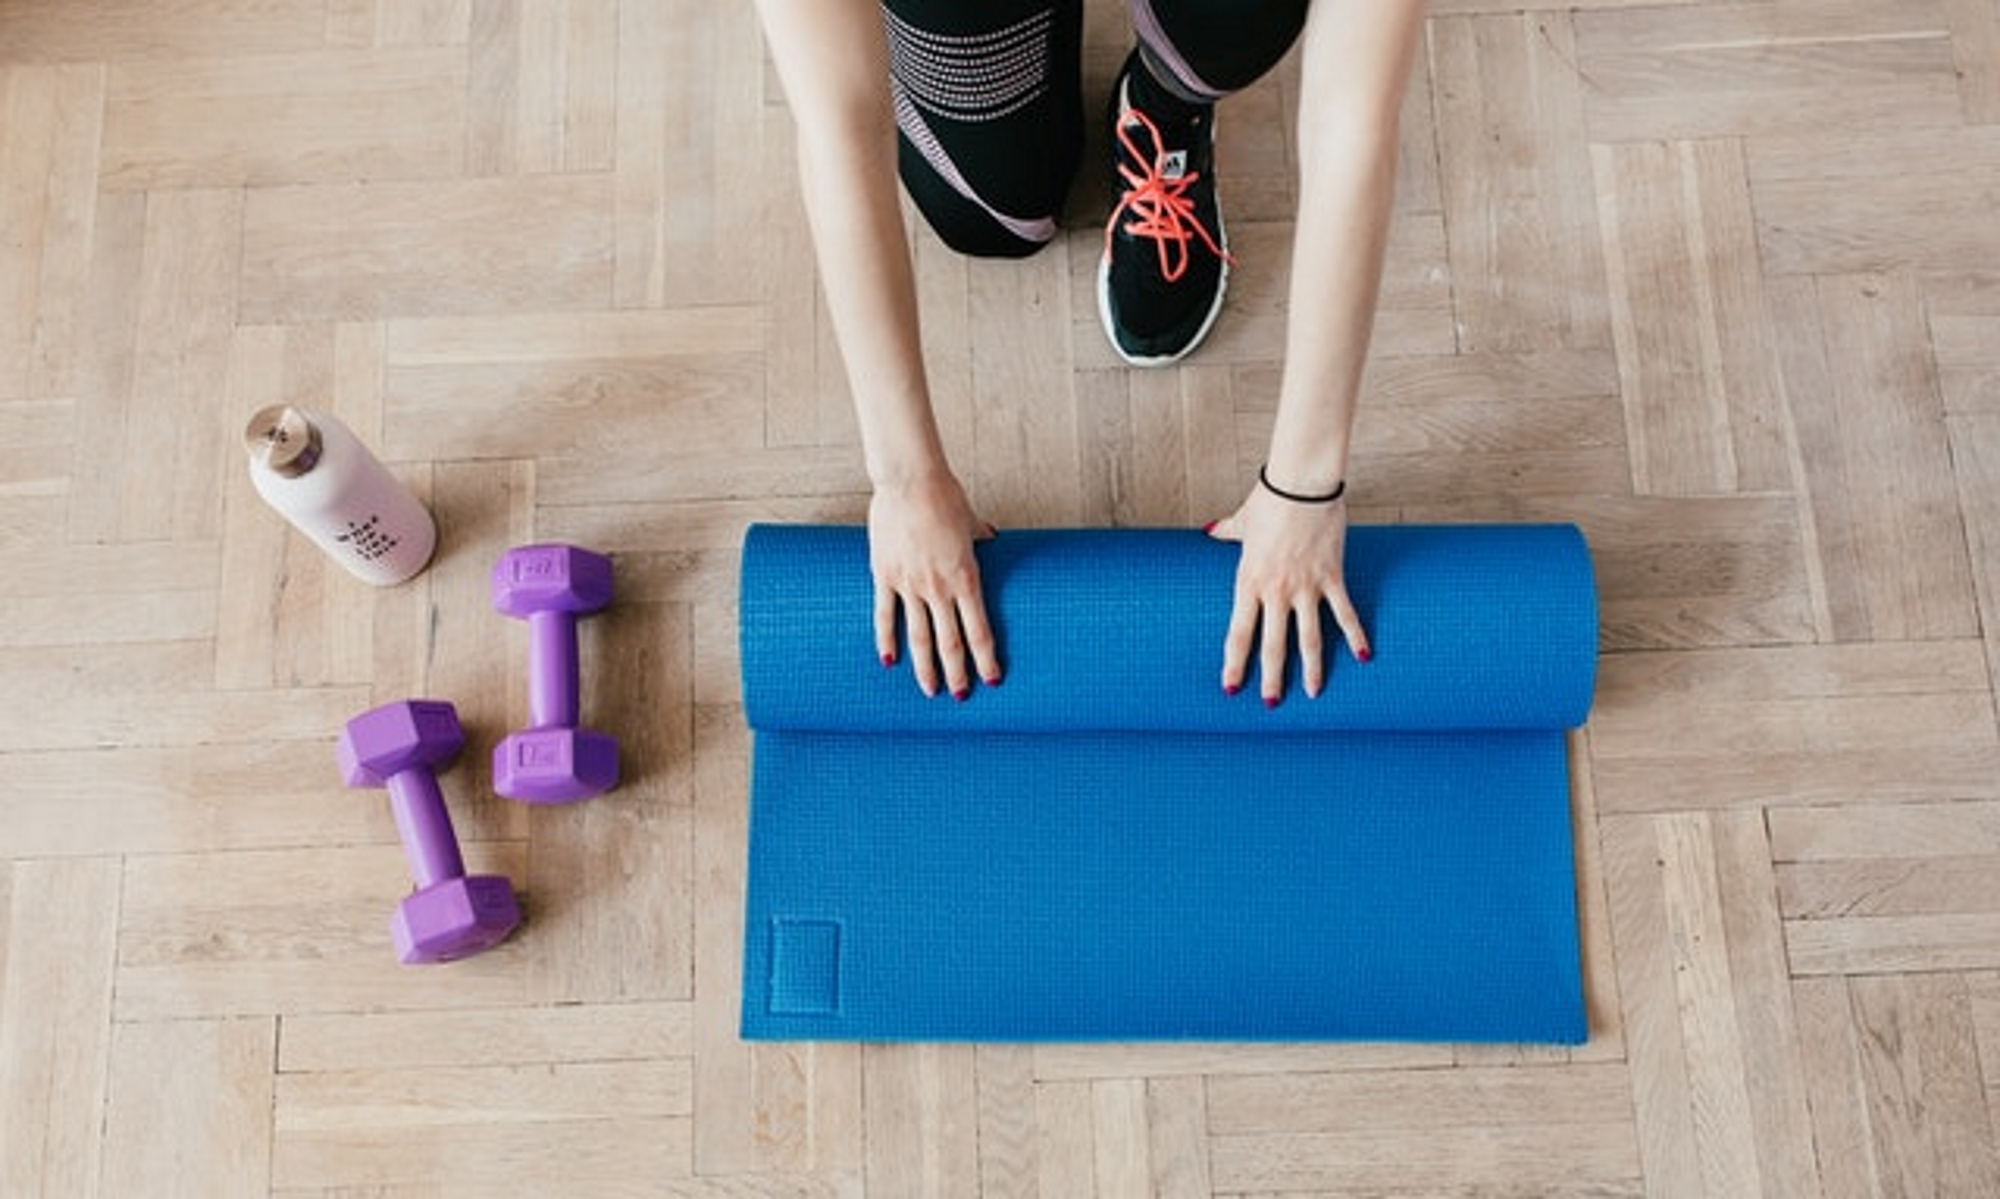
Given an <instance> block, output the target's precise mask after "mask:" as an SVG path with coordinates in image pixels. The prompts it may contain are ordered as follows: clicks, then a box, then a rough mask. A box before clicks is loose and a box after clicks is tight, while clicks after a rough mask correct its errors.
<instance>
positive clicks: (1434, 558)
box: [741, 525, 1597, 1044]
mask: <svg viewBox="0 0 2000 1199" xmlns="http://www.w3.org/2000/svg"><path fill="white" fill-rule="evenodd" d="M979 553H980V562H981V569H982V571H983V572H984V578H985V583H986V592H987V601H988V608H989V614H990V616H991V618H992V620H993V622H994V625H995V628H996V631H997V632H998V634H999V636H1000V640H1001V647H1002V654H1003V658H1004V661H1005V665H1006V671H1007V673H1006V679H1005V682H1004V684H1003V685H1001V686H999V687H991V688H988V687H980V688H976V689H975V690H974V692H973V694H972V696H971V698H970V699H969V700H967V701H965V702H963V703H959V702H954V701H953V700H951V699H925V698H923V697H922V696H921V695H920V694H919V693H918V692H917V689H916V685H915V683H914V681H913V680H912V679H911V677H910V673H909V671H908V669H907V668H900V669H895V670H887V669H884V668H883V667H882V666H881V665H880V664H879V662H878V661H877V659H876V654H875V650H874V646H873V637H872V632H871V625H870V618H869V613H870V610H871V594H872V591H871V588H872V583H871V580H870V576H869V571H868V550H867V542H866V534H865V532H864V531H863V530H862V529H860V528H854V527H829V526H775V525H760V526H757V527H754V528H752V529H751V530H750V531H749V534H748V536H747V537H746V539H745V542H744V546H743V566H742V580H741V638H742V671H743V698H744V709H745V713H746V716H747V718H748V720H749V723H750V726H751V728H752V730H753V731H754V741H755V748H754V756H753V762H752V773H751V780H752V781H751V796H750V804H751V809H750V859H749V883H748V893H747V898H746V919H745V923H744V947H743V1008H742V1032H743V1035H744V1036H745V1037H746V1038H750V1039H775V1040H796V1039H807V1040H905V1041H906V1040H927V1041H946V1040H948V1041H968V1040H970V1041H1071V1040H1130V1041H1154V1040H1185V1039H1199V1040H1254V1041H1268V1040H1398V1041H1402V1040H1422V1041H1481V1042H1540V1043H1565V1044H1573V1043H1577V1042H1580V1041H1582V1040H1583V1038H1584V1036H1585V1033H1586V1029H1585V1016H1584V999H1583V985H1582V970H1581V964H1580V953H1579V942H1578V932H1577V920H1576V898H1575V890H1576V882H1575V867H1574V863H1573V855H1572V845H1571V831H1570V804H1569V798H1570V790H1569V771H1568V759H1567V750H1566V730H1568V729H1570V728H1573V727H1576V726H1578V725H1580V724H1582V723H1583V721H1584V719H1585V717H1586V716H1587V714H1588V712H1589V707H1590V701H1591V694H1592V687H1593V682H1594V678H1595V665H1596V656H1597V605H1596V592H1595V587H1594V583H1593V578H1592V572H1591V564H1590V557H1589V553H1588V551H1587V548H1586V547H1585V545H1584V542H1583V539H1582V537H1581V535H1580V534H1579V533H1578V532H1577V531H1576V530H1575V529H1574V528H1571V527H1569V526H1558V525H1537V526H1516V525H1507V526H1454V527H1411V526H1399V527H1357V528H1354V529H1351V530H1350V531H1349V537H1348V553H1347V575H1348V585H1349V591H1350V594H1352V595H1353V597H1354V599H1355V602H1356V604H1357V606H1358V607H1359V608H1360V610H1361V612H1362V615H1363V618H1364V620H1365V621H1366V623H1367V625H1368V628H1369V630H1370V636H1371V641H1372V643H1373V647H1374V650H1375V658H1374V661H1372V662H1370V663H1368V664H1366V665H1362V664H1360V663H1358V662H1356V661H1355V660H1354V659H1353V658H1352V657H1350V656H1348V654H1347V653H1346V651H1345V650H1344V649H1342V650H1340V651H1338V653H1337V654H1336V655H1335V660H1334V661H1333V662H1332V665H1331V667H1330V670H1329V682H1328V686H1327V689H1326V692H1325V694H1323V695H1322V696H1320V697H1319V698H1318V699H1307V698H1306V697H1305V696H1304V694H1303V693H1302V692H1301V691H1300V690H1299V688H1298V686H1297V683H1296V680H1293V681H1292V685H1291V686H1290V687H1289V688H1288V690H1287V698H1286V700H1285V702H1284V703H1283V704H1282V705H1281V706H1280V707H1278V708H1277V709H1276V710H1267V709H1265V708H1264V706H1263V705H1262V703H1261V702H1260V701H1259V699H1258V695H1257V687H1256V684H1255V681H1254V679H1253V681H1252V684H1251V685H1250V686H1249V687H1247V688H1246V689H1245V691H1244V692H1243V693H1242V694H1240V695H1237V696H1235V697H1228V696H1225V695H1223V693H1222V691H1221V688H1220V686H1219V681H1218V680H1219V676H1220V669H1221V642H1222V635H1223V631H1224V629H1225V627H1226V626H1227V623H1228V613H1229V598H1230V592H1231V588H1232V586H1233V581H1234V577H1235V565H1236V557H1237V554H1236V549H1235V547H1234V546H1231V545H1226V544H1222V543H1218V542H1214V541H1211V540H1210V539H1209V538H1207V537H1205V536H1202V535H1201V534H1199V533H1195V532H1192V531H1180V530H1117V531H1106V530H1097V531H1032V532H1011V531H1010V532H1004V533H1002V534H1001V535H1000V536H999V537H998V538H996V539H994V540H992V541H989V542H985V543H982V544H981V545H980V547H979Z"/></svg>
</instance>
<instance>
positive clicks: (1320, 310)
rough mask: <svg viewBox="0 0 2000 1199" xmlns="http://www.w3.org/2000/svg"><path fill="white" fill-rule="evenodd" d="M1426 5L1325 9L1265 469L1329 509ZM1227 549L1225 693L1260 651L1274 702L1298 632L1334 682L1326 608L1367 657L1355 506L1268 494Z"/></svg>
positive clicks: (1309, 677) (1306, 670)
mask: <svg viewBox="0 0 2000 1199" xmlns="http://www.w3.org/2000/svg"><path fill="white" fill-rule="evenodd" d="M1423 15H1424V5H1423V0H1348V2H1345V3H1320V4H1315V5H1313V7H1312V11H1311V13H1310V14H1309V16H1308V17H1307V20H1306V28H1305V33H1304V36H1303V46H1302V54H1303V57H1302V61H1301V69H1300V80H1299V127H1298V149H1299V215H1298V223H1297V232H1296V233H1295V234H1294V238H1293V243H1292V278H1291V293H1290V301H1289V304H1290V306H1289V310H1288V312H1287V317H1286V329H1285V367H1284V373H1283V376H1282V379H1281V382H1280V384H1279V392H1278V415H1277V421H1276V424H1275V426H1274V427H1273V429H1272V432H1271V446H1270V452H1269V455H1268V458H1267V463H1266V470H1267V472H1268V477H1269V479H1270V482H1271V484H1272V485H1273V487H1275V488H1277V489H1281V490H1283V491H1287V492H1291V493H1293V494H1294V495H1305V496H1324V495H1328V494H1331V493H1332V492H1334V490H1335V489H1336V488H1338V487H1339V486H1341V485H1342V483H1343V482H1344V480H1345V479H1346V477H1347V457H1348V445H1349V439H1350V436H1351V433H1352V431H1353V426H1354V416H1355V410H1356V407H1357V403H1358V398H1359V391H1360V387H1361V378H1362V370H1363V367H1364V366H1365V365H1366V363H1367V355H1368V343H1369V337H1370V335H1371V334H1372V332H1373V329H1374V320H1375V307H1376V299H1377V294H1378V292H1379V290H1380V284H1381V276H1382V259H1383V255H1384V252H1385V248H1386V245H1387V242H1388V234H1389V222H1390V212H1391V207H1392V203H1393V200H1394V197H1395V186H1396V150H1397V123H1398V117H1399V115H1400V112H1401V108H1402V103H1403V92H1404V88H1405V86H1406V84H1407V82H1408V79H1409V72H1410V65H1411V61H1412V59H1413V58H1414V57H1415V53H1416V47H1417V44H1418V41H1419V39H1420V36H1421V33H1422V29H1423ZM1213 533H1214V535H1215V536H1218V537H1224V538H1228V539H1230V540H1240V541H1242V543H1243V556H1242V560H1241V562H1240V564H1239V566H1238V568H1237V577H1236V593H1235V603H1234V607H1233V609H1232V611H1231V616H1230V622H1229V631H1228V634H1227V636H1226V638H1225V640H1224V648H1223V668H1222V684H1223V686H1224V688H1226V689H1228V690H1231V691H1234V690H1236V689H1237V688H1239V687H1241V686H1242V685H1243V682H1244V679H1245V678H1246V676H1247V674H1248V671H1249V662H1250V657H1251V653H1252V651H1253V650H1255V651H1257V654H1258V661H1259V672H1260V675H1261V679H1262V683H1261V687H1262V692H1263V696H1264V701H1265V702H1266V703H1267V704H1275V703H1276V702H1277V701H1278V699H1279V698H1280V697H1281V696H1282V694H1283V690H1284V671H1285V659H1286V653H1287V649H1286V647H1287V632H1288V630H1289V629H1290V628H1291V627H1292V626H1293V625H1294V624H1295V625H1296V627H1297V635H1298V645H1299V656H1300V659H1301V661H1300V665H1301V668H1302V669H1301V673H1302V676H1303V683H1304V686H1305V691H1306V694H1308V695H1318V694H1319V693H1320V691H1321V689H1322V688H1323V687H1324V686H1325V682H1326V665H1325V662H1326V659H1325V651H1324V641H1323V634H1322V631H1321V622H1320V606H1321V604H1322V603H1324V604H1325V605H1327V606H1328V607H1330V608H1331V610H1332V612H1333V616H1334V621H1335V623H1336V624H1337V625H1338V626H1339V628H1340V631H1341V634H1342V635H1343V636H1344V637H1345V638H1346V640H1347V644H1348V647H1349V648H1350V649H1351V650H1353V652H1354V654H1355V656H1356V657H1357V658H1360V659H1361V660H1363V661H1366V660H1367V659H1368V657H1369V656H1370V651H1369V646H1368V637H1367V632H1366V631H1365V630H1364V629H1363V628H1362V625H1361V619H1360V616H1359V615H1358V614H1357V613H1356V612H1355V610H1354V604H1353V602H1352V601H1351V600H1350V599H1349V598H1348V594H1347V584H1346V581H1345V577H1344V575H1343V573H1342V558H1343V554H1344V553H1345V549H1346V541H1347V506H1346V503H1345V502H1344V501H1336V502H1331V503H1323V504H1322V503H1300V502H1298V501H1296V500H1293V499H1286V498H1282V497H1281V496H1279V495H1278V494H1277V493H1276V491H1274V490H1272V489H1270V488H1267V487H1265V486H1264V485H1262V484H1261V483H1260V484H1259V485H1257V486H1255V487H1253V488H1252V490H1251V492H1250V494H1249V496H1248V497H1247V498H1246V499H1245V500H1244V502H1243V505H1242V507H1240V508H1239V509H1237V511H1236V512H1235V513H1234V514H1232V515H1231V516H1229V517H1228V518H1226V519H1224V520H1223V521H1221V522H1219V523H1218V524H1217V525H1216V527H1215V529H1214V530H1213Z"/></svg>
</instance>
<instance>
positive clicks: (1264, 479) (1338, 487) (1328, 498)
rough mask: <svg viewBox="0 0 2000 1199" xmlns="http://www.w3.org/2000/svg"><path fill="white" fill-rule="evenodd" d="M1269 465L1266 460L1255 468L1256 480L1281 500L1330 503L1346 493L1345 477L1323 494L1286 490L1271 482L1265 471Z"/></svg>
mask: <svg viewBox="0 0 2000 1199" xmlns="http://www.w3.org/2000/svg"><path fill="white" fill-rule="evenodd" d="M1270 466H1271V464H1270V463H1268V462H1266V463H1265V464H1264V465H1262V466H1260V467H1258V468H1257V482H1258V483H1259V484H1261V485H1262V486H1263V488H1264V490H1266V491H1268V492H1270V493H1271V494H1272V495H1275V496H1277V497H1278V498H1279V499H1281V500H1290V501H1292V502H1293V503H1294V504H1331V503H1333V502H1334V501H1335V500H1337V499H1339V498H1340V497H1341V496H1343V495H1346V494H1347V480H1346V479H1342V480H1341V481H1340V482H1338V483H1335V484H1334V485H1333V490H1332V491H1329V492H1327V493H1326V494H1325V495H1300V494H1299V493H1298V492H1296V491H1286V490H1285V489H1284V488H1282V487H1280V486H1278V485H1277V484H1276V483H1273V482H1271V476H1270V475H1269V474H1268V473H1266V472H1268V471H1269V470H1270Z"/></svg>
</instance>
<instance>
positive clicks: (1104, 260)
mask: <svg viewBox="0 0 2000 1199" xmlns="http://www.w3.org/2000/svg"><path fill="white" fill-rule="evenodd" d="M1215 223H1216V224H1217V225H1218V226H1220V225H1221V224H1222V220H1221V214H1220V213H1219V212H1218V214H1217V218H1216V222H1215ZM1215 234H1216V237H1215V240H1216V242H1217V243H1218V244H1220V245H1221V246H1222V249H1223V251H1224V252H1225V253H1226V252H1227V251H1228V249H1229V235H1228V233H1227V232H1226V231H1225V230H1223V229H1221V228H1217V229H1216V231H1215ZM1227 294H1229V260H1228V259H1227V258H1225V259H1223V260H1222V275H1221V277H1220V278H1218V279H1217V280H1216V281H1215V302H1214V303H1213V304H1210V305H1209V306H1208V315H1206V316H1204V317H1202V319H1201V328H1199V329H1197V330H1195V334H1194V337H1193V338H1192V339H1190V340H1189V341H1188V343H1187V345H1185V346H1183V347H1181V349H1180V350H1178V351H1176V352H1175V353H1172V354H1159V355H1153V356H1147V355H1144V354H1128V353H1126V352H1125V347H1124V346H1121V345H1119V344H1118V333H1117V329H1118V326H1117V325H1116V324H1115V323H1113V321H1112V319H1111V255H1109V254H1104V255H1101V256H1100V257H1099V258H1098V260H1097V319H1098V323H1100V324H1101V325H1103V326H1104V339H1105V340H1106V341H1108V342H1110V343H1111V349H1112V352H1113V353H1115V354H1117V355H1118V357H1120V358H1122V359H1124V360H1125V363H1126V364H1127V365H1128V366H1146V367H1155V366H1172V365H1173V364H1174V363H1176V362H1179V361H1180V360H1181V359H1183V358H1185V357H1187V356H1188V355H1189V354H1192V353H1194V352H1195V350H1197V349H1199V348H1200V347H1201V343H1202V342H1204V341H1206V340H1208V331H1209V330H1210V329H1213V328H1215V318H1216V317H1218V316H1221V315H1222V297H1223V296H1225V295H1227Z"/></svg>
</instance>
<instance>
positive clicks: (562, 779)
mask: <svg viewBox="0 0 2000 1199" xmlns="http://www.w3.org/2000/svg"><path fill="white" fill-rule="evenodd" d="M610 602H611V559H609V558H607V557H605V556H604V555H602V554H595V553H592V552H591V551H589V550H586V549H579V548H578V547H576V546H573V545H526V546H521V547H519V548H516V549H512V550H509V551H507V553H506V554H504V555H502V556H501V558H500V561H498V562H496V563H494V565H493V606H494V608H496V609H498V610H499V611H500V612H502V613H504V614H506V615H508V616H512V617H515V618H517V619H522V620H526V621H527V622H528V714H529V727H528V728H526V729H522V730H520V731H519V732H515V733H512V734H510V735H509V736H508V737H507V738H506V739H505V740H504V741H502V742H501V743H500V744H499V745H496V746H494V747H493V789H494V790H496V791H498V792H499V793H500V794H502V795H505V796H507V797H508V798H510V799H519V800H525V801H527V802H529V803H569V802H571V801H573V800H578V799H588V798H589V797H591V796H593V795H601V794H603V793H604V792H606V791H609V790H611V788H613V787H615V786H617V785H618V742H617V741H615V740H613V739H612V738H611V737H609V736H606V735H605V734H603V733H599V732H593V731H592V730H590V729H585V728H580V727H578V724H577V721H578V715H579V706H580V701H579V698H578V683H577V649H576V621H577V617H579V616H587V615H589V614H590V613H592V612H597V611H600V610H602V609H603V608H604V607H605V606H606V605H607V604H609V603H610Z"/></svg>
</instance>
